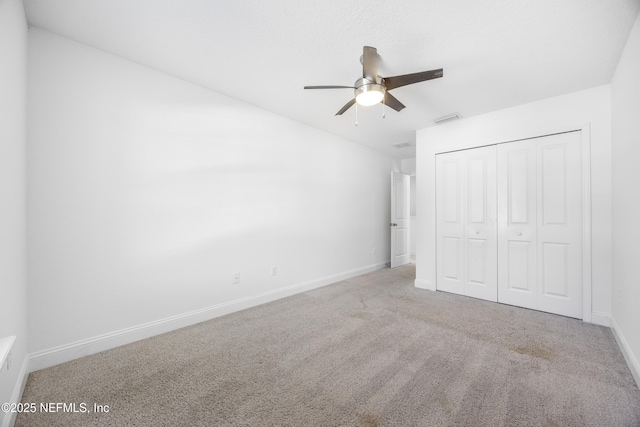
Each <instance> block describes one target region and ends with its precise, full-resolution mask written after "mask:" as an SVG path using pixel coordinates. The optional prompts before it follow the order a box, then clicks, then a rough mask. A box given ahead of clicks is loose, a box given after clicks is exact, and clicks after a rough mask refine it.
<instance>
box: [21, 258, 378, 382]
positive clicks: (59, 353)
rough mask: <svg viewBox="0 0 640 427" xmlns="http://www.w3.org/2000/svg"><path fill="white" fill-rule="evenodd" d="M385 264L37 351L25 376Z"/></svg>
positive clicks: (30, 358) (318, 286)
mask: <svg viewBox="0 0 640 427" xmlns="http://www.w3.org/2000/svg"><path fill="white" fill-rule="evenodd" d="M387 264H388V262H386V261H385V262H380V263H376V264H371V265H368V266H365V267H361V268H356V269H353V270H348V271H344V272H342V273H338V274H334V275H331V276H326V277H321V278H319V279H314V280H309V281H306V282H301V283H296V284H293V285H289V286H284V287H282V288H278V289H273V290H270V291H266V292H261V293H259V294H255V295H250V296H247V297H243V298H238V299H235V300H232V301H227V302H223V303H220V304H216V305H213V306H210V307H206V308H202V309H199V310H194V311H191V312H187V313H183V314H179V315H176V316H172V317H168V318H165V319H160V320H156V321H153V322H148V323H144V324H141V325H137V326H133V327H130V328H125V329H121V330H118V331H114V332H109V333H107V334H103V335H99V336H96V337H92V338H88V339H84V340H80V341H76V342H73V343H70V344H64V345H61V346H57V347H53V348H49V349H46V350H42V351H38V352H35V353H32V354H30V355H29V369H30V370H29V372H33V371H37V370H40V369H45V368H48V367H51V366H55V365H59V364H60V363H65V362H69V361H71V360H74V359H78V358H80V357H84V356H89V355H91V354H95V353H99V352H101V351H105V350H109V349H112V348H115V347H119V346H121V345H125V344H130V343H132V342H135V341H139V340H142V339H145V338H150V337H152V336H155V335H159V334H162V333H165V332H170V331H173V330H176V329H180V328H184V327H185V326H190V325H194V324H196V323H200V322H204V321H207V320H211V319H214V318H216V317H220V316H224V315H226V314H230V313H233V312H236V311H240V310H244V309H247V308H251V307H255V306H257V305H260V304H265V303H268V302H271V301H275V300H277V299H280V298H284V297H288V296H291V295H295V294H298V293H300V292H306V291H309V290H312V289H316V288H320V287H322V286H326V285H330V284H332V283H336V282H339V281H341V280H346V279H350V278H352V277H356V276H360V275H361V274H366V273H370V272H372V271H375V270H379V269H381V268H384V267H386V266H387Z"/></svg>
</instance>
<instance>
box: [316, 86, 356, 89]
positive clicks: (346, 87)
mask: <svg viewBox="0 0 640 427" xmlns="http://www.w3.org/2000/svg"><path fill="white" fill-rule="evenodd" d="M304 88H305V89H355V87H353V86H305V87H304Z"/></svg>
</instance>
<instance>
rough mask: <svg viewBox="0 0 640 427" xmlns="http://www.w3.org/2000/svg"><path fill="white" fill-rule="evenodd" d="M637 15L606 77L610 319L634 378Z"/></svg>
mask: <svg viewBox="0 0 640 427" xmlns="http://www.w3.org/2000/svg"><path fill="white" fill-rule="evenodd" d="M638 76H640V15H639V16H638V18H636V23H635V25H634V27H633V30H632V32H631V34H630V36H629V40H628V41H627V45H626V47H625V49H624V52H623V54H622V57H621V59H620V62H619V63H618V67H617V68H616V72H615V74H614V77H613V80H612V82H611V95H612V96H611V100H612V102H611V113H612V120H611V124H612V129H613V132H612V140H613V186H612V189H613V190H612V194H613V322H612V325H613V327H614V329H615V330H616V332H617V334H618V337H619V338H620V339H621V341H622V342H623V345H625V346H626V351H627V356H628V360H629V361H630V364H632V366H634V368H635V374H636V381H637V382H638V384H640V376H639V374H640V363H639V361H640V309H639V308H638V306H639V305H640V280H639V277H640V275H639V274H638V264H639V262H640V249H639V248H638V242H639V241H640V226H639V225H638V218H640V199H639V196H640V168H639V167H638V164H639V163H638V160H639V159H640V129H639V128H638V124H639V118H640V79H639V78H638Z"/></svg>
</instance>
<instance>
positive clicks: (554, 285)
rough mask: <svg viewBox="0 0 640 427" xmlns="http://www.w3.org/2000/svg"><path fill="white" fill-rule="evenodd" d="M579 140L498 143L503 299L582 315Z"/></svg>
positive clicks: (576, 136)
mask: <svg viewBox="0 0 640 427" xmlns="http://www.w3.org/2000/svg"><path fill="white" fill-rule="evenodd" d="M580 138H581V135H580V132H569V133H563V134H557V135H550V136H545V137H541V138H534V139H529V140H524V141H518V142H512V143H508V144H500V145H498V146H497V149H498V151H497V153H498V162H497V163H498V301H499V302H503V303H505V304H512V305H517V306H520V307H527V308H532V309H536V310H541V311H546V312H549V313H556V314H562V315H565V316H571V317H577V318H582V286H583V285H582V159H581V145H580Z"/></svg>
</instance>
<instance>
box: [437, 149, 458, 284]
mask: <svg viewBox="0 0 640 427" xmlns="http://www.w3.org/2000/svg"><path fill="white" fill-rule="evenodd" d="M463 160H464V157H463V156H462V155H460V154H459V153H458V152H455V153H447V154H441V155H438V156H436V222H437V225H436V240H437V243H436V246H437V247H436V251H437V259H436V269H437V277H436V287H437V289H438V290H442V291H446V292H452V293H456V294H462V295H464V280H465V279H464V274H463V267H464V263H465V259H464V248H463V243H464V241H463V240H464V222H463V220H464V215H465V212H464V209H463V198H464V194H463V190H464V188H463V185H464V180H463V169H464V163H463Z"/></svg>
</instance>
